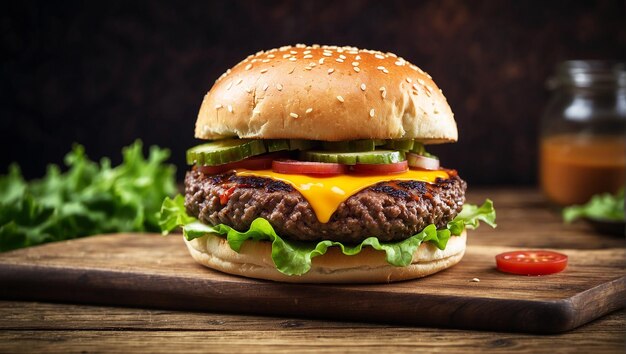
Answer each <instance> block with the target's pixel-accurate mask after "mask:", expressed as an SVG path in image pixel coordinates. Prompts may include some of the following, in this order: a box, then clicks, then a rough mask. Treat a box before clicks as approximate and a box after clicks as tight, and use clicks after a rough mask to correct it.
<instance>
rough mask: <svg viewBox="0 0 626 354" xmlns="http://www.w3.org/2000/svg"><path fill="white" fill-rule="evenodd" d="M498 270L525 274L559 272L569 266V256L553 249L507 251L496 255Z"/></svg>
mask: <svg viewBox="0 0 626 354" xmlns="http://www.w3.org/2000/svg"><path fill="white" fill-rule="evenodd" d="M496 265H497V266H498V270H500V271H502V272H506V273H513V274H523V275H546V274H553V273H558V272H560V271H562V270H563V269H565V267H566V266H567V256H566V255H564V254H562V253H558V252H553V251H542V250H530V251H513V252H505V253H501V254H499V255H497V256H496Z"/></svg>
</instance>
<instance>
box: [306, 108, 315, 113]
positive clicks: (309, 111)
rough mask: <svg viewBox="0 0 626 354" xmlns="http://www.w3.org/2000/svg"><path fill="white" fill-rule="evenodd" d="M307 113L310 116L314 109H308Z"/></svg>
mask: <svg viewBox="0 0 626 354" xmlns="http://www.w3.org/2000/svg"><path fill="white" fill-rule="evenodd" d="M305 112H306V114H309V113H311V112H313V108H307V109H306V111H305Z"/></svg>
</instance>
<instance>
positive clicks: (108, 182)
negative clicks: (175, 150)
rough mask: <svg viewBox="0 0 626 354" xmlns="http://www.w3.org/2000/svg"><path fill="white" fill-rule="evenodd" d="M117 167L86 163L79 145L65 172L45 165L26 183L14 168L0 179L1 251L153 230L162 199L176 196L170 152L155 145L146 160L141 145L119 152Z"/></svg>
mask: <svg viewBox="0 0 626 354" xmlns="http://www.w3.org/2000/svg"><path fill="white" fill-rule="evenodd" d="M122 154H123V162H122V164H120V165H118V166H115V167H112V166H111V161H110V160H109V159H106V158H104V159H102V160H101V161H100V163H96V162H93V161H91V160H90V159H89V158H88V157H87V155H86V154H85V149H84V148H83V147H82V146H81V145H75V146H74V147H73V149H72V151H71V152H70V153H68V154H67V155H66V157H65V164H66V165H67V167H68V170H67V171H66V172H61V169H60V168H59V167H58V166H56V165H51V166H49V167H48V170H47V172H46V175H45V176H44V177H43V178H42V179H40V180H34V181H25V180H24V178H23V177H22V174H21V172H20V169H19V167H18V166H17V165H16V164H13V165H11V166H10V167H9V171H8V173H7V174H6V175H4V176H0V251H8V250H12V249H16V248H21V247H27V246H33V245H38V244H41V243H45V242H52V241H60V240H65V239H71V238H76V237H82V236H88V235H95V234H101V233H110V232H122V231H158V230H159V229H160V228H159V224H158V215H157V214H158V212H159V209H160V207H161V202H162V201H163V198H164V197H165V196H171V195H174V194H175V193H176V184H175V176H174V175H175V167H174V166H173V165H170V164H166V163H165V160H167V159H168V158H169V155H170V153H169V151H168V150H166V149H160V148H158V147H156V146H153V147H151V148H150V153H149V155H148V157H147V158H145V157H144V154H143V146H142V143H141V142H140V141H136V142H135V143H134V144H132V145H130V146H128V147H126V148H124V149H123V151H122Z"/></svg>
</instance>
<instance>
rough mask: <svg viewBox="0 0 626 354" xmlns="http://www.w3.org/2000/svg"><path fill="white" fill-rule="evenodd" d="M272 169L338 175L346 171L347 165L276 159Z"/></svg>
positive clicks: (294, 172)
mask: <svg viewBox="0 0 626 354" xmlns="http://www.w3.org/2000/svg"><path fill="white" fill-rule="evenodd" d="M272 170H273V171H274V172H276V173H286V174H300V175H338V174H342V173H346V171H347V170H348V169H347V167H346V165H342V164H340V163H328V162H309V161H296V160H274V161H273V162H272Z"/></svg>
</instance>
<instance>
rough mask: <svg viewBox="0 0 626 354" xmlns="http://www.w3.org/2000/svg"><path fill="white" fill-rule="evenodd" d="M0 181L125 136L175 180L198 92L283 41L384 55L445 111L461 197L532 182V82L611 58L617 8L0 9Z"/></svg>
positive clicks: (452, 4) (504, 4) (448, 159)
mask: <svg viewBox="0 0 626 354" xmlns="http://www.w3.org/2000/svg"><path fill="white" fill-rule="evenodd" d="M0 12H1V14H0V58H1V59H0V60H1V68H0V119H1V124H0V128H1V133H2V139H1V140H2V145H1V148H2V149H1V153H0V173H4V172H5V171H6V169H7V166H8V164H9V163H10V162H12V161H17V162H18V163H20V165H21V166H22V169H23V171H24V173H25V175H26V176H28V177H38V176H41V175H42V174H43V173H44V171H45V166H46V164H48V163H61V162H62V158H63V156H64V154H65V153H66V152H67V151H69V149H70V148H71V145H72V142H79V143H81V144H83V145H85V146H86V149H87V152H88V154H89V155H90V157H92V158H96V159H97V158H100V157H102V156H111V157H113V161H114V162H116V161H117V162H119V160H120V149H121V147H122V146H125V145H127V144H129V143H131V142H132V141H133V140H134V139H136V138H141V139H143V141H144V142H145V143H146V144H158V145H161V146H165V147H169V148H171V149H172V152H173V157H172V161H174V162H175V163H176V164H177V165H178V168H179V177H180V176H182V173H183V171H184V170H185V168H186V167H185V165H184V152H185V150H186V149H187V148H188V147H190V146H192V145H194V144H196V143H197V141H196V140H194V139H193V127H194V122H195V119H196V115H197V111H198V109H199V107H200V103H201V100H202V97H203V95H204V94H205V92H206V91H208V90H209V89H210V88H211V85H212V83H213V82H214V80H215V79H216V78H217V77H218V76H219V75H220V74H221V73H222V72H223V71H225V70H226V69H227V68H229V67H231V66H233V65H234V64H236V63H237V62H239V61H240V60H242V59H243V58H245V57H246V56H247V55H248V54H251V53H254V52H256V51H258V50H261V49H270V48H274V47H278V46H281V45H285V44H295V43H308V44H313V43H319V44H337V45H353V46H357V47H361V48H370V49H378V50H381V51H391V52H395V53H397V54H398V55H400V56H402V57H404V58H406V59H407V60H409V61H411V62H413V63H415V64H417V65H418V66H420V67H421V68H422V69H424V70H426V71H427V72H429V73H430V74H431V75H432V76H433V77H434V79H435V80H436V82H437V84H438V85H439V87H441V88H442V89H443V91H444V93H445V94H446V96H447V98H448V101H449V102H450V104H451V106H452V109H453V111H454V112H455V114H456V119H457V123H458V126H459V130H460V141H459V142H458V143H457V144H451V145H446V146H437V147H434V148H432V149H431V150H432V152H434V153H435V154H438V155H440V157H441V158H442V160H443V163H444V165H446V166H449V167H454V168H457V169H459V170H460V172H461V176H463V177H464V178H466V179H467V180H468V181H469V182H470V184H474V185H476V184H509V185H512V184H516V185H525V184H532V183H535V181H536V159H537V147H536V145H537V133H538V122H539V119H540V115H541V111H542V109H543V107H544V105H545V103H546V101H547V99H548V98H549V92H547V91H546V89H545V85H544V83H545V80H546V78H547V77H548V76H549V75H551V73H552V72H553V68H554V65H555V64H556V63H557V62H559V61H561V60H565V59H574V58H576V59H624V56H625V55H626V53H625V52H626V50H625V49H626V21H625V4H624V2H623V1H419V2H418V1H180V2H174V1H167V2H156V1H40V2H37V1H30V2H29V1H22V2H17V1H16V2H11V3H8V4H3V5H2V11H0Z"/></svg>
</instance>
